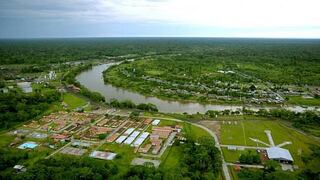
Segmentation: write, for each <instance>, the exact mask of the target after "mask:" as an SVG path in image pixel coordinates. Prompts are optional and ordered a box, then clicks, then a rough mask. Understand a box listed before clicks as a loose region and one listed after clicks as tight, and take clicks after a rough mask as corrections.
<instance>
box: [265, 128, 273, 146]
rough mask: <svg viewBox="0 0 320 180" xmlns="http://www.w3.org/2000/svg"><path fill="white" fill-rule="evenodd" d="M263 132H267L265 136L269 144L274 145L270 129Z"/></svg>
mask: <svg viewBox="0 0 320 180" xmlns="http://www.w3.org/2000/svg"><path fill="white" fill-rule="evenodd" d="M264 132H265V133H266V134H267V136H268V139H269V143H270V146H271V147H274V146H275V145H274V141H273V138H272V135H271V131H270V130H265V131H264Z"/></svg>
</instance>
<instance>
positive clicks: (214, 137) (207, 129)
mask: <svg viewBox="0 0 320 180" xmlns="http://www.w3.org/2000/svg"><path fill="white" fill-rule="evenodd" d="M112 115H118V114H116V113H112ZM140 117H143V118H152V119H160V120H161V119H163V120H170V121H176V122H185V123H188V124H191V125H194V126H197V127H199V128H201V129H203V130H205V131H207V132H208V133H209V134H210V135H211V136H212V137H213V139H214V141H215V146H216V147H217V148H218V149H219V150H220V152H221V160H222V170H223V174H224V177H225V179H226V180H231V178H230V174H229V171H228V167H227V164H226V161H225V160H224V157H223V154H222V151H221V147H220V143H219V140H218V136H217V135H216V134H215V133H214V132H213V131H211V130H210V129H209V128H207V127H205V126H203V125H201V124H197V123H191V122H188V121H182V120H180V119H175V118H164V117H156V116H140Z"/></svg>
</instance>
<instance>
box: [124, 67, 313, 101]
mask: <svg viewBox="0 0 320 180" xmlns="http://www.w3.org/2000/svg"><path fill="white" fill-rule="evenodd" d="M120 73H121V74H122V75H123V76H125V77H126V78H139V79H141V80H142V81H146V82H150V83H156V84H158V86H156V87H153V89H152V90H151V91H152V93H154V94H159V93H160V94H163V95H165V96H168V97H171V96H172V95H174V94H175V95H179V96H181V97H193V98H196V99H205V101H209V102H210V101H213V102H214V101H216V100H218V101H226V102H228V101H230V102H231V101H235V102H236V101H243V102H245V103H252V104H268V103H269V104H284V103H285V102H286V98H285V97H290V96H291V97H292V96H301V97H303V98H304V99H313V98H314V97H318V96H319V89H318V88H317V87H316V88H315V87H298V86H294V85H282V86H279V85H277V84H274V83H271V82H263V81H262V80H260V79H257V78H255V77H252V76H249V75H247V74H244V73H241V72H235V71H230V70H228V71H224V70H219V71H217V73H221V74H236V75H237V76H240V77H243V78H245V79H249V80H250V81H252V83H241V82H225V81H220V80H214V81H212V82H210V83H208V82H205V83H203V82H202V79H201V78H199V79H197V80H196V81H195V82H193V81H191V82H181V81H169V80H164V79H161V78H157V77H153V76H149V75H147V74H143V75H142V76H141V72H140V74H139V73H137V72H136V69H135V68H133V69H121V70H120ZM184 76H185V74H184ZM141 88H142V87H141ZM146 91H147V90H146ZM202 97H205V98H202Z"/></svg>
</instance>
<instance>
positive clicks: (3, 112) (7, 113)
mask: <svg viewBox="0 0 320 180" xmlns="http://www.w3.org/2000/svg"><path fill="white" fill-rule="evenodd" d="M60 99H61V97H60V93H58V92H57V91H56V90H55V89H48V88H46V89H42V90H37V91H35V92H32V93H29V94H25V93H22V92H21V91H19V90H16V91H10V92H8V93H0V127H1V128H2V129H7V128H9V127H12V126H14V125H15V124H17V123H21V122H24V121H27V120H30V119H33V118H35V117H37V116H40V115H42V114H43V113H44V112H45V111H47V110H48V109H49V108H50V105H51V104H53V103H55V102H57V101H60Z"/></svg>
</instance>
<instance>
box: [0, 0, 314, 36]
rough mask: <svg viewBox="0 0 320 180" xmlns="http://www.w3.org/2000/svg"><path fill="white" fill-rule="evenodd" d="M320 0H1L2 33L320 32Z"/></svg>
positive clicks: (297, 34)
mask: <svg viewBox="0 0 320 180" xmlns="http://www.w3.org/2000/svg"><path fill="white" fill-rule="evenodd" d="M319 8H320V0H0V38H44V37H49V38H50V37H52V38H53V37H266V38H269V37H271V38H320V11H319Z"/></svg>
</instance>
